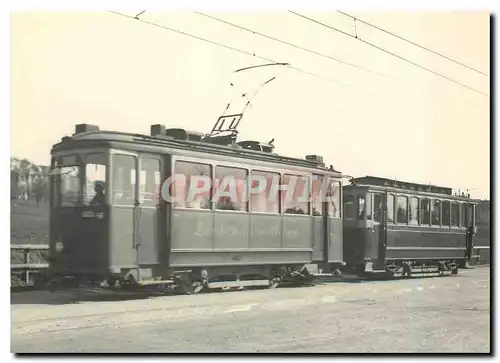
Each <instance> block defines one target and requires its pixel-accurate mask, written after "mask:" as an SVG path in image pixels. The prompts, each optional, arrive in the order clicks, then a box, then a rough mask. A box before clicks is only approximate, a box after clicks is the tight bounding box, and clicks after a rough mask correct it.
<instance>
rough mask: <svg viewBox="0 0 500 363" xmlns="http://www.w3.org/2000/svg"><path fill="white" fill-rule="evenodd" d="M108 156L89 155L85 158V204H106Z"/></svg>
mask: <svg viewBox="0 0 500 363" xmlns="http://www.w3.org/2000/svg"><path fill="white" fill-rule="evenodd" d="M106 164H107V163H106V156H105V155H104V154H89V155H87V156H86V157H85V188H84V193H85V194H84V198H83V202H84V204H86V205H88V204H91V205H103V204H106V190H107V189H108V188H107V185H106V184H107V183H106Z"/></svg>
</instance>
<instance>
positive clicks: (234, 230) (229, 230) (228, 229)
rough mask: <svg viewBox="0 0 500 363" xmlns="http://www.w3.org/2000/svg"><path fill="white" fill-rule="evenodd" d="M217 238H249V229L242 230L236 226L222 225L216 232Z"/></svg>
mask: <svg viewBox="0 0 500 363" xmlns="http://www.w3.org/2000/svg"><path fill="white" fill-rule="evenodd" d="M215 234H216V236H219V237H234V238H245V237H247V236H248V228H247V227H244V228H240V227H238V226H236V225H232V224H225V223H221V224H219V225H218V226H217V228H216V230H215Z"/></svg>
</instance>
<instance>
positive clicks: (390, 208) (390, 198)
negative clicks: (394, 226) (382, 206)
mask: <svg viewBox="0 0 500 363" xmlns="http://www.w3.org/2000/svg"><path fill="white" fill-rule="evenodd" d="M387 222H388V223H389V222H391V223H394V195H393V194H388V195H387Z"/></svg>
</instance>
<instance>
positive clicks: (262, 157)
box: [51, 129, 341, 174]
mask: <svg viewBox="0 0 500 363" xmlns="http://www.w3.org/2000/svg"><path fill="white" fill-rule="evenodd" d="M96 144H104V145H107V146H109V147H117V148H125V149H128V150H137V151H146V152H153V153H158V152H161V153H168V152H172V151H173V152H175V150H184V151H194V152H201V153H210V154H213V155H221V156H230V157H231V156H232V157H237V158H243V159H251V160H259V161H266V162H275V163H280V164H289V165H294V166H302V167H307V168H312V169H321V170H323V171H330V172H332V173H338V174H341V172H340V171H338V170H334V169H333V168H332V167H330V169H329V168H327V167H326V166H325V164H323V163H322V162H319V161H318V160H308V159H305V158H304V159H299V158H293V157H287V156H281V155H278V154H276V153H274V152H264V151H256V150H248V149H244V148H242V147H241V146H239V145H238V144H234V145H229V146H226V145H219V144H213V143H209V142H205V141H193V140H179V139H176V138H173V137H168V136H163V135H157V136H151V135H145V134H134V133H126V132H119V131H107V130H99V129H97V130H95V131H87V132H80V133H75V134H73V135H72V136H65V137H63V138H62V139H61V141H60V142H59V143H57V144H55V145H53V147H52V151H51V152H52V153H54V152H58V151H62V150H69V149H72V148H79V147H90V146H94V145H96Z"/></svg>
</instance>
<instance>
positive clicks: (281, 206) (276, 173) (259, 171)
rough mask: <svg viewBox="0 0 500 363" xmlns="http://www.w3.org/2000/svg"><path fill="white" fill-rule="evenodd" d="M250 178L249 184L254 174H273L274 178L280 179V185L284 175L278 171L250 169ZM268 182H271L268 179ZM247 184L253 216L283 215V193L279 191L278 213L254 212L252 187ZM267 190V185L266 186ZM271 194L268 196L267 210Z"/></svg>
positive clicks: (250, 211)
mask: <svg viewBox="0 0 500 363" xmlns="http://www.w3.org/2000/svg"><path fill="white" fill-rule="evenodd" d="M248 171H249V174H248V175H249V177H248V183H249V182H250V178H251V176H253V175H254V173H261V174H263V173H266V174H272V175H273V177H278V182H279V183H280V182H281V177H282V173H280V172H277V171H269V170H262V169H260V168H254V169H249V170H248ZM266 180H269V179H267V178H266ZM248 183H247V188H248V204H249V206H248V212H249V213H251V214H261V215H262V214H269V215H282V209H283V205H282V203H281V191H278V197H277V204H278V211H277V212H269V211H267V210H266V211H254V210H253V202H252V198H251V197H250V188H251V187H252V186H251V185H249V184H248ZM266 190H267V185H266ZM268 197H269V194H268V195H267V196H266V209H267V205H268V204H267V203H268V202H269V198H268Z"/></svg>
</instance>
